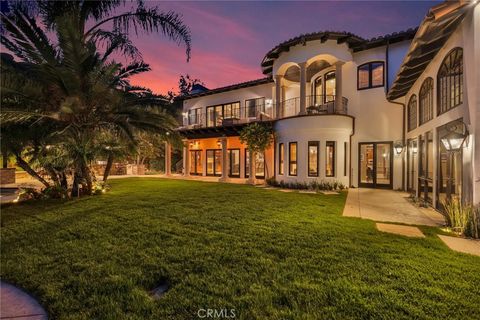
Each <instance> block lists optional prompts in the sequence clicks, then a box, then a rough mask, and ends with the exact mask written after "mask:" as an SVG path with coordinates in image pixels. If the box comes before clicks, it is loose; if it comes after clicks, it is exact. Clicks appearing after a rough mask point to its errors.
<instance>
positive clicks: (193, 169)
mask: <svg viewBox="0 0 480 320" xmlns="http://www.w3.org/2000/svg"><path fill="white" fill-rule="evenodd" d="M202 169H203V164H202V150H191V151H190V174H192V175H197V176H200V175H202V171H203V170H202Z"/></svg>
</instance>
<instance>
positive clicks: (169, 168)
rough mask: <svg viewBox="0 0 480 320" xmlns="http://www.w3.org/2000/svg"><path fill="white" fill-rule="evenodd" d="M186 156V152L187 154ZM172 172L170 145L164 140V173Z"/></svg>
mask: <svg viewBox="0 0 480 320" xmlns="http://www.w3.org/2000/svg"><path fill="white" fill-rule="evenodd" d="M187 156H188V154H187ZM171 174H172V145H171V144H170V143H168V141H165V175H167V176H169V175H171Z"/></svg>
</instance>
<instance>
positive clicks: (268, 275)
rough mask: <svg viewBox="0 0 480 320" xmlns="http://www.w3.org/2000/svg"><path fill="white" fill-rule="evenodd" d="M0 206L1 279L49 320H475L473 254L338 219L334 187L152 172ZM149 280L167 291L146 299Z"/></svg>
mask: <svg viewBox="0 0 480 320" xmlns="http://www.w3.org/2000/svg"><path fill="white" fill-rule="evenodd" d="M111 185H112V190H111V191H110V192H108V193H107V194H105V195H102V196H95V197H90V198H83V199H80V200H75V201H68V202H63V203H59V202H58V201H53V202H52V201H51V202H36V203H29V204H28V203H25V204H18V205H14V206H11V207H8V208H3V210H2V233H1V236H2V239H1V240H2V243H1V277H2V279H4V280H7V281H9V282H11V283H14V284H18V285H19V286H21V287H24V288H26V289H27V290H29V291H30V292H32V293H33V294H34V295H35V296H36V297H37V298H38V299H39V300H40V302H41V303H42V304H43V305H44V306H45V308H46V309H47V311H48V312H49V314H50V315H51V316H52V317H53V318H58V319H195V318H197V311H198V310H199V309H200V308H203V309H207V308H211V309H214V308H216V309H224V308H227V309H235V314H236V316H237V317H236V318H237V319H480V307H479V306H480V258H478V257H473V256H469V255H465V254H460V253H456V252H453V251H450V250H449V249H448V248H447V247H446V246H445V245H444V244H443V243H442V242H441V241H440V240H439V239H438V238H437V237H436V236H435V233H436V232H437V230H436V229H434V228H427V227H426V228H423V231H424V232H425V233H426V234H427V237H426V238H425V239H409V238H405V237H401V236H395V235H391V234H385V233H380V232H378V231H377V230H376V229H375V226H374V222H372V221H368V220H360V219H355V218H344V217H342V216H341V212H342V210H343V205H344V202H345V194H341V195H330V196H323V195H312V194H299V193H282V192H278V191H275V190H262V189H259V188H254V187H251V186H246V185H233V184H216V183H204V182H192V181H181V180H161V179H155V178H143V179H122V180H113V181H112V182H111ZM162 279H168V281H169V282H170V284H171V289H170V290H169V291H168V292H167V293H166V294H165V295H164V296H163V297H162V298H161V299H160V300H153V299H152V298H151V297H150V296H149V294H148V290H149V289H151V288H152V287H154V286H155V284H157V283H158V282H159V281H161V280H162Z"/></svg>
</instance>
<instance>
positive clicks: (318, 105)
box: [184, 95, 348, 129]
mask: <svg viewBox="0 0 480 320" xmlns="http://www.w3.org/2000/svg"><path fill="white" fill-rule="evenodd" d="M347 107H348V99H347V98H345V97H342V102H341V104H337V103H336V101H335V96H334V95H312V96H306V97H305V113H303V115H318V114H347V111H348V109H347ZM274 109H275V103H273V104H269V105H256V106H251V107H235V106H232V107H231V108H228V109H215V108H208V109H207V111H203V112H200V110H202V109H197V111H195V112H193V113H190V114H188V116H187V118H186V123H185V126H184V127H187V128H189V129H192V128H208V127H221V126H229V125H235V124H242V123H248V122H256V121H269V120H274V119H282V118H288V117H295V116H297V115H301V114H302V113H301V110H300V97H295V98H291V99H286V100H284V101H282V102H280V114H278V115H276V118H275V115H274ZM203 110H204V109H203Z"/></svg>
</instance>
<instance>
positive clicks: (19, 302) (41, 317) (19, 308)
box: [0, 282, 48, 320]
mask: <svg viewBox="0 0 480 320" xmlns="http://www.w3.org/2000/svg"><path fill="white" fill-rule="evenodd" d="M0 301H1V302H2V303H1V305H0V319H22V320H23V319H28V320H47V319H48V317H47V313H46V312H45V310H43V308H42V306H41V305H40V304H39V303H38V302H37V301H36V300H35V299H34V298H32V297H31V296H30V295H28V294H27V293H26V292H24V291H23V290H20V289H19V288H17V287H15V286H13V285H11V284H8V283H5V282H0Z"/></svg>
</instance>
